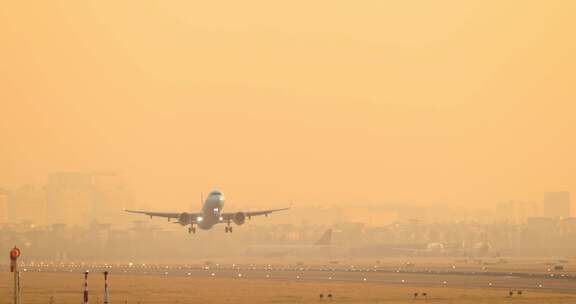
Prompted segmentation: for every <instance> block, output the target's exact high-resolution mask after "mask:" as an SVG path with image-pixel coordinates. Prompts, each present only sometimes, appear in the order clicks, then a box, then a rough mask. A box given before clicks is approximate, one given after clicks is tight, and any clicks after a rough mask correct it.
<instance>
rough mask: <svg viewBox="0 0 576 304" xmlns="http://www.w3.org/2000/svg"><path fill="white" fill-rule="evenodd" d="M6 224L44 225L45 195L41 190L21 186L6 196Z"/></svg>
mask: <svg viewBox="0 0 576 304" xmlns="http://www.w3.org/2000/svg"><path fill="white" fill-rule="evenodd" d="M6 209H7V212H6V213H7V214H8V216H7V218H6V220H7V222H11V223H22V222H30V223H32V224H44V223H46V194H45V192H44V190H43V189H38V188H35V187H33V186H23V187H20V188H18V189H16V190H14V191H10V192H9V194H8V200H7V204H6Z"/></svg>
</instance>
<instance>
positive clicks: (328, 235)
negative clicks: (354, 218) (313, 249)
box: [315, 229, 332, 246]
mask: <svg viewBox="0 0 576 304" xmlns="http://www.w3.org/2000/svg"><path fill="white" fill-rule="evenodd" d="M330 244H332V229H328V230H326V232H324V234H323V235H322V237H321V238H320V239H319V240H318V241H317V242H316V244H315V245H318V246H327V245H330Z"/></svg>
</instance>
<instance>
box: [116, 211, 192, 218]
mask: <svg viewBox="0 0 576 304" xmlns="http://www.w3.org/2000/svg"><path fill="white" fill-rule="evenodd" d="M124 211H125V212H128V213H137V214H145V215H147V216H149V217H150V218H153V217H163V218H168V219H178V217H179V216H180V213H179V212H150V211H139V210H124ZM194 218H195V217H194Z"/></svg>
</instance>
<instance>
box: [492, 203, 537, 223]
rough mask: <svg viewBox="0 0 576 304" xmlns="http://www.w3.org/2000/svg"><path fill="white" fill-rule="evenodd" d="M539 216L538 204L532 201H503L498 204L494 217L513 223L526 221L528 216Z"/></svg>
mask: <svg viewBox="0 0 576 304" xmlns="http://www.w3.org/2000/svg"><path fill="white" fill-rule="evenodd" d="M536 216H538V204H536V203H531V202H517V201H510V202H502V203H498V205H497V206H496V214H495V216H494V219H497V220H499V221H504V222H509V223H512V224H521V223H525V222H526V219H527V218H530V217H536Z"/></svg>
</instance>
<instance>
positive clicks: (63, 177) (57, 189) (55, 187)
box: [46, 172, 132, 226]
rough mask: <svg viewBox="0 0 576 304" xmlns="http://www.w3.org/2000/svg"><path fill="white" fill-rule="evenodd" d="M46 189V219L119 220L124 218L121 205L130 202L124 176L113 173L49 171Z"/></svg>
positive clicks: (78, 221) (76, 221) (84, 222)
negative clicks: (47, 210)
mask: <svg viewBox="0 0 576 304" xmlns="http://www.w3.org/2000/svg"><path fill="white" fill-rule="evenodd" d="M46 193H47V197H48V209H49V214H48V219H49V222H50V223H62V224H69V225H81V226H84V225H88V224H90V223H91V222H93V221H97V222H103V223H121V222H122V220H124V219H125V218H122V216H125V214H124V213H123V212H122V209H124V208H129V207H131V203H132V196H131V193H130V191H129V190H128V189H127V187H126V184H125V181H124V179H123V178H122V176H121V175H119V174H116V173H84V172H58V173H53V174H50V176H49V179H48V185H47V186H46Z"/></svg>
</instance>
